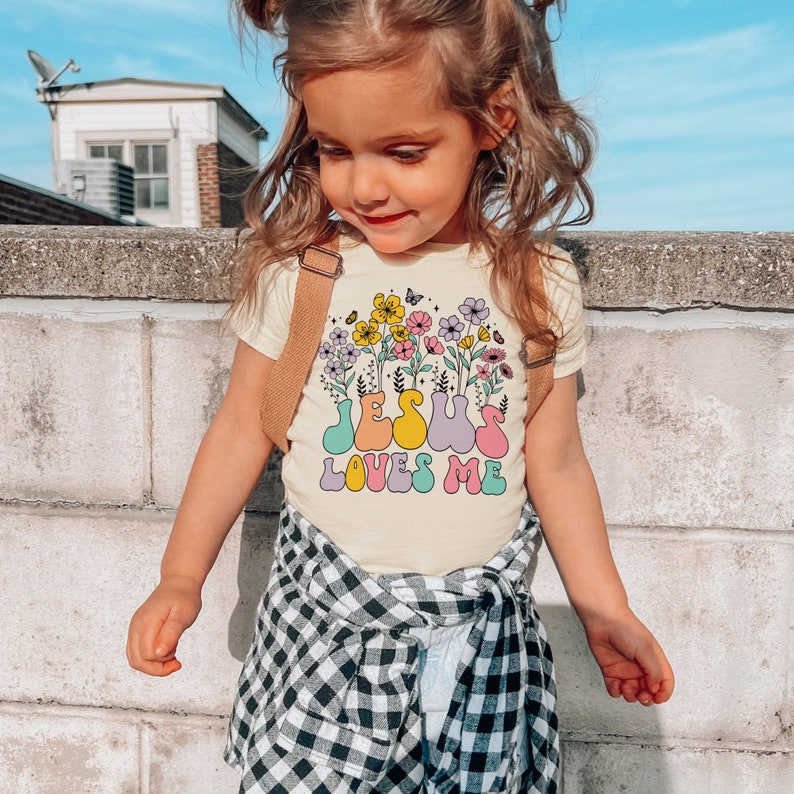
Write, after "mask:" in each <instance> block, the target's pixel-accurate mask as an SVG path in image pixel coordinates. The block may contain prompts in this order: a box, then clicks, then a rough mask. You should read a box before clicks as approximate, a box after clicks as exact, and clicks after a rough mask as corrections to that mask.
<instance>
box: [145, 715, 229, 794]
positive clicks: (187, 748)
mask: <svg viewBox="0 0 794 794" xmlns="http://www.w3.org/2000/svg"><path fill="white" fill-rule="evenodd" d="M194 723H195V720H192V721H191V724H189V725H185V724H183V722H180V721H179V720H170V721H168V723H167V724H161V723H159V722H157V721H154V722H150V723H148V725H147V727H146V729H145V733H144V741H145V742H146V743H148V755H149V766H148V776H149V788H148V792H149V794H174V792H186V794H187V792H190V794H223V792H229V794H231V792H234V791H237V789H238V788H239V786H240V776H239V774H238V773H237V772H236V771H235V770H234V769H232V768H231V767H230V766H227V764H226V763H225V762H224V760H223V748H224V746H225V744H226V723H225V722H223V721H220V720H214V721H213V722H212V723H210V722H207V723H206V724H205V725H196V724H194Z"/></svg>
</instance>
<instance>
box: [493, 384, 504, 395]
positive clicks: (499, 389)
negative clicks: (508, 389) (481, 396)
mask: <svg viewBox="0 0 794 794" xmlns="http://www.w3.org/2000/svg"><path fill="white" fill-rule="evenodd" d="M500 391H502V387H501V386H497V387H496V388H495V389H494V390H493V391H492V392H491V394H499V392H500Z"/></svg>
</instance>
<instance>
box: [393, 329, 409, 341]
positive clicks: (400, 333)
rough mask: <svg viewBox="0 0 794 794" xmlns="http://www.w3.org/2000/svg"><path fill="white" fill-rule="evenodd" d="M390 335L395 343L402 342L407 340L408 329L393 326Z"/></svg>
mask: <svg viewBox="0 0 794 794" xmlns="http://www.w3.org/2000/svg"><path fill="white" fill-rule="evenodd" d="M391 335H392V336H393V337H394V341H395V342H404V341H405V340H406V339H407V338H408V329H407V328H406V327H405V326H404V325H393V326H392V327H391Z"/></svg>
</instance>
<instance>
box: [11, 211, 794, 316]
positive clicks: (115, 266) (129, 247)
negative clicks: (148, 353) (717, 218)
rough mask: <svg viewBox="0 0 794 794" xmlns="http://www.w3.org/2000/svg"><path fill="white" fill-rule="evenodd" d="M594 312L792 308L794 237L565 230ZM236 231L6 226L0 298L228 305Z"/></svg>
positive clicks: (562, 239)
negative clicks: (227, 269)
mask: <svg viewBox="0 0 794 794" xmlns="http://www.w3.org/2000/svg"><path fill="white" fill-rule="evenodd" d="M558 242H559V243H560V244H561V245H562V246H563V247H564V248H566V249H568V250H569V251H571V253H572V254H573V255H574V257H575V258H576V259H577V261H578V262H579V263H580V265H581V266H582V268H583V270H585V271H586V272H587V273H588V280H587V282H586V284H585V303H586V304H587V306H589V307H591V308H611V309H619V308H624V309H625V308H629V309H641V308H652V309H657V310H668V309H681V308H688V307H690V306H712V305H717V306H729V307H735V308H741V309H772V310H783V311H790V310H794V233H791V232H763V233H743V232H576V233H570V232H566V233H564V234H563V235H561V236H560V238H559V240H558ZM233 248H234V230H229V229H212V230H210V229H173V228H169V229H165V228H159V229H145V228H136V229H127V228H104V227H72V226H3V227H0V261H1V262H2V263H3V266H2V269H1V270H0V294H2V295H12V296H36V297H44V296H48V297H93V298H110V297H115V298H155V299H161V300H185V301H209V302H216V301H217V302H223V301H227V300H228V299H229V296H230V286H229V280H228V278H227V277H225V276H224V268H225V266H226V265H227V263H228V261H229V259H230V257H231V254H232V252H233Z"/></svg>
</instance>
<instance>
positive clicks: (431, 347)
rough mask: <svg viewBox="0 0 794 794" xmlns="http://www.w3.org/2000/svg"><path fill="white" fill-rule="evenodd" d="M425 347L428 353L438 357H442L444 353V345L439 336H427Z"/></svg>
mask: <svg viewBox="0 0 794 794" xmlns="http://www.w3.org/2000/svg"><path fill="white" fill-rule="evenodd" d="M425 347H426V348H427V352H428V353H435V355H437V356H440V355H441V354H442V353H443V352H444V345H442V344H441V342H439V341H438V337H437V336H426V337H425Z"/></svg>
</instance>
